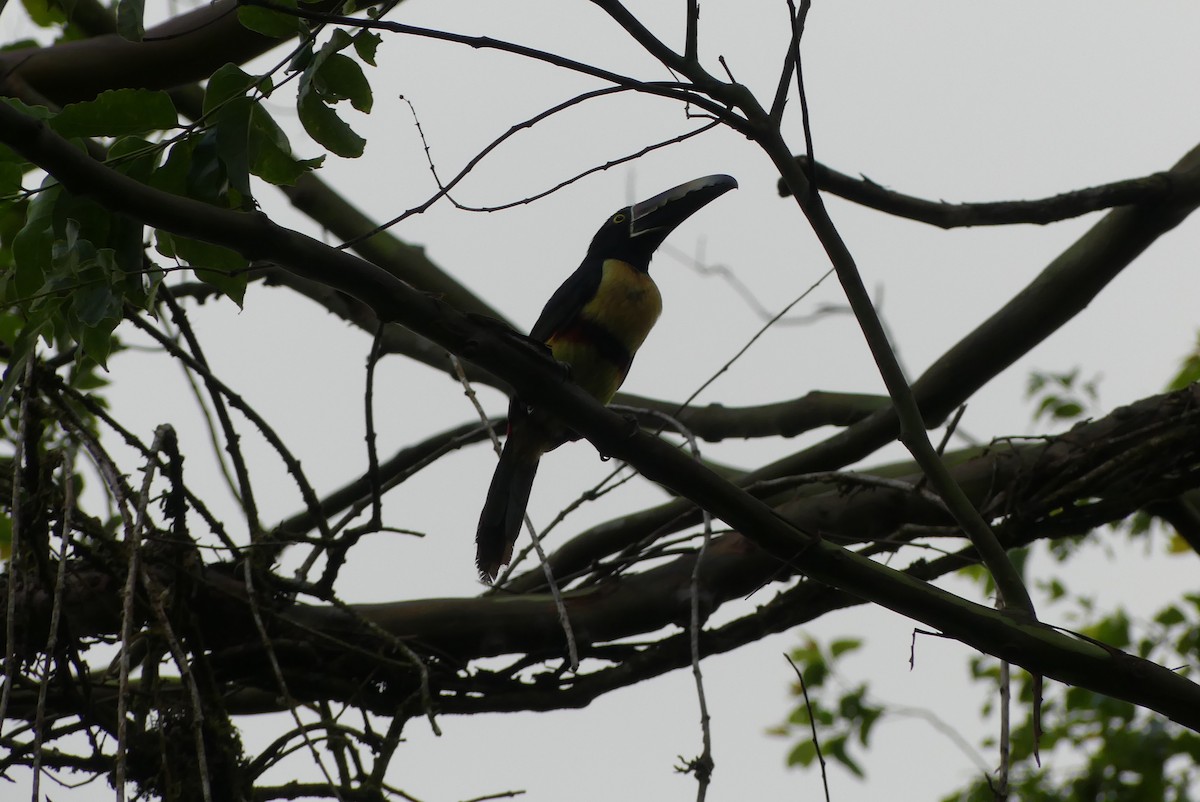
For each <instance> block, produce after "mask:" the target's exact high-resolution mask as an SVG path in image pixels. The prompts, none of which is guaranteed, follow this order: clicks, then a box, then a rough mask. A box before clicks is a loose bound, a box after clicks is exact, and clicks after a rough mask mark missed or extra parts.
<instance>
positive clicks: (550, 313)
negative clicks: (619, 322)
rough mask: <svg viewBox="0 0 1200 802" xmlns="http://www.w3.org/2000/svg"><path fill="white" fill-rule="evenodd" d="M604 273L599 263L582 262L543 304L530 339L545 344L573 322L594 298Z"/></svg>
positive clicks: (590, 260) (588, 260) (587, 260)
mask: <svg viewBox="0 0 1200 802" xmlns="http://www.w3.org/2000/svg"><path fill="white" fill-rule="evenodd" d="M603 270H604V268H603V266H602V265H601V264H600V263H599V262H597V261H593V260H592V259H584V260H583V264H581V265H580V266H579V269H578V270H576V271H575V272H574V273H572V274H571V275H569V276H567V280H566V281H564V282H563V283H562V284H561V285H559V288H558V289H557V290H555V291H554V294H553V295H551V296H550V300H549V301H546V306H545V307H544V308H543V309H542V314H541V315H540V316H539V317H538V319H537V322H536V323H534V324H533V328H532V329H531V330H530V332H529V336H530V337H531V338H532V339H534V340H537V341H538V342H543V343H544V342H547V341H548V340H549V339H550V338H551V337H553V336H554V335H555V333H557V332H559V331H561V330H562V329H563V328H564V327H566V326H567V325H568V324H569V323H570V322H571V321H572V320H574V319H575V318H576V316H578V315H579V312H580V310H582V309H583V307H585V306H587V303H588V301H590V300H592V298H594V297H595V296H596V290H597V289H598V288H599V286H600V279H601V277H602V276H603V275H604V273H603Z"/></svg>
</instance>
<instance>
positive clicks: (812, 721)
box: [783, 636, 915, 802]
mask: <svg viewBox="0 0 1200 802" xmlns="http://www.w3.org/2000/svg"><path fill="white" fill-rule="evenodd" d="M914 637H915V636H914ZM783 657H784V659H785V660H787V661H788V665H790V666H791V667H792V671H795V672H796V678H797V679H799V680H800V692H801V693H802V694H804V708H805V709H806V710H807V711H808V726H809V727H810V728H811V729H812V739H813V746H814V747H816V751H817V762H818V763H819V764H820V766H821V784H822V785H824V786H825V802H829V776H828V775H827V774H826V772H825V755H823V754H821V739H820V738H818V737H817V717H816V716H815V715H813V709H812V702H810V701H809V699H808V686H807V685H806V684H805V683H804V674H803V673H801V671H800V667H799V666H797V665H796V662H795V661H794V660H792V656H791V655H789V654H787V653H786V652H785V653H784V655H783Z"/></svg>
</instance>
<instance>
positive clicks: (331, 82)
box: [316, 53, 374, 114]
mask: <svg viewBox="0 0 1200 802" xmlns="http://www.w3.org/2000/svg"><path fill="white" fill-rule="evenodd" d="M316 82H317V91H318V92H320V94H321V97H322V98H323V99H324V100H326V101H327V102H335V103H336V102H337V101H339V100H349V101H350V105H352V106H353V107H354V108H356V109H358V110H359V111H361V112H363V113H364V114H368V113H370V111H371V107H372V105H373V104H374V97H373V96H372V94H371V84H370V83H368V82H367V77H366V76H365V75H363V71H362V67H360V66H358V62H357V61H355V60H354V59H352V58H350V57H349V56H347V55H346V54H345V53H332V54H330V55H329V57H328V58H326V59H325V62H324V63H323V64H322V65H321V67H320V69H318V70H317V73H316Z"/></svg>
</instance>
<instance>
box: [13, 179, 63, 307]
mask: <svg viewBox="0 0 1200 802" xmlns="http://www.w3.org/2000/svg"><path fill="white" fill-rule="evenodd" d="M61 194H62V188H61V187H60V186H59V185H58V184H57V183H55V181H54V180H53V179H51V178H49V177H47V178H46V180H45V181H44V182H42V190H41V191H40V192H38V193H37V194H36V195H34V196H33V200H31V201H30V203H29V211H28V213H27V214H26V217H25V226H24V227H23V228H22V229H21V230H20V231H19V232H17V235H16V236H15V237H14V238H13V243H12V249H13V264H14V265H15V267H16V269H15V270H14V271H13V283H12V286H11V287H6V288H5V290H6V292H5V299H4V300H5V301H6V302H7V303H24V302H27V301H28V300H29V299H31V298H32V297H33V296H35V295H36V294H37V293H38V292H39V291H40V290H41V289H42V285H43V284H45V282H46V275H47V274H48V273H49V272H50V263H51V249H52V246H53V244H54V228H53V220H54V207H55V204H57V203H58V200H59V197H60V196H61Z"/></svg>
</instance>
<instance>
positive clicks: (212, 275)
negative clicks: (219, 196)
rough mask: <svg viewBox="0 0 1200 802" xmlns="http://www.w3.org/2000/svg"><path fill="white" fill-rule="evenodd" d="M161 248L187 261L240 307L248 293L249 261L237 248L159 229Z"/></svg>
mask: <svg viewBox="0 0 1200 802" xmlns="http://www.w3.org/2000/svg"><path fill="white" fill-rule="evenodd" d="M157 243H158V251H159V253H161V254H163V255H164V256H169V257H174V258H176V259H180V260H182V261H184V262H187V264H188V265H189V266H191V268H192V269H193V270H194V271H195V272H196V277H197V278H199V279H200V280H201V281H203V282H204V283H206V284H210V285H212V286H213V287H216V288H217V289H218V290H220V291H221V292H222V293H224V294H225V295H227V296H229V298H230V299H232V300H233V302H234V303H236V304H237V305H238V306H241V305H242V299H243V297H244V296H245V294H246V283H247V275H246V268H247V267H248V266H249V262H247V261H246V258H245V257H243V256H242V255H241V254H239V253H237V252H236V251H231V250H230V249H228V248H223V247H221V246H220V245H213V244H211V243H208V242H201V241H200V240H194V239H188V238H187V237H179V236H175V235H172V234H168V233H167V232H165V231H159V232H157Z"/></svg>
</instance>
